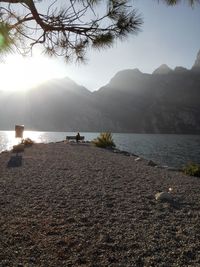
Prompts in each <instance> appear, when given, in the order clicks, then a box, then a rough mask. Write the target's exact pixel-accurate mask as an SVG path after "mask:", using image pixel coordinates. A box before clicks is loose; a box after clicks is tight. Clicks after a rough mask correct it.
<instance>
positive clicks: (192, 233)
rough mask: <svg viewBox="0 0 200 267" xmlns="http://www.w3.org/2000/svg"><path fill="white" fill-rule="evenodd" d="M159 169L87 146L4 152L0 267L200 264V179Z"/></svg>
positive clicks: (34, 147)
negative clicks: (161, 196) (165, 196)
mask: <svg viewBox="0 0 200 267" xmlns="http://www.w3.org/2000/svg"><path fill="white" fill-rule="evenodd" d="M155 165H156V164H155V163H154V162H151V161H149V160H145V159H141V158H140V157H138V156H137V155H134V154H131V153H128V152H126V151H120V150H118V149H116V148H113V149H102V148H97V147H95V146H94V145H92V144H91V143H90V142H85V143H78V144H76V143H67V142H65V141H61V142H56V143H49V144H43V143H40V144H33V145H32V146H29V147H27V148H26V147H25V149H24V151H23V152H20V153H13V152H12V151H7V152H2V153H1V154H0V167H1V168H0V206H1V209H0V266H2V267H4V266H9V267H10V266H52V267H53V266H99V267H100V266H102V267H103V266H113V267H114V266H163V267H164V266H166V267H167V266H198V265H200V254H199V251H200V245H199V239H200V233H199V227H200V223H199V222H200V220H199V215H200V213H199V210H200V199H199V182H200V179H199V178H197V177H191V176H187V175H185V174H184V173H182V172H177V171H175V170H174V171H171V170H168V169H166V168H161V167H156V166H155ZM161 192H163V193H164V194H165V195H167V198H165V199H162V200H160V201H159V200H158V193H161ZM164 194H163V195H164ZM169 194H170V198H169ZM155 196H156V197H155Z"/></svg>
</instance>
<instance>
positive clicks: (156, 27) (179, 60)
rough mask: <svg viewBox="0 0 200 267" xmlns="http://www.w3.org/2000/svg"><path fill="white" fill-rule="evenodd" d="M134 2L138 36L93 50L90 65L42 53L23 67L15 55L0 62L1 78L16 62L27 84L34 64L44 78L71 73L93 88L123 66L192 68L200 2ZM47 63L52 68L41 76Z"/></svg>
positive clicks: (198, 42)
mask: <svg viewBox="0 0 200 267" xmlns="http://www.w3.org/2000/svg"><path fill="white" fill-rule="evenodd" d="M133 2H134V5H135V7H136V9H137V10H138V12H139V13H140V14H141V15H142V17H143V20H144V24H143V26H142V28H141V32H140V33H139V34H138V35H136V36H130V37H129V38H128V39H127V40H126V41H124V42H120V41H119V42H117V43H115V44H114V46H113V47H112V48H110V49H107V50H101V51H97V50H95V51H89V53H88V54H87V58H88V62H87V64H86V65H75V64H69V65H66V64H65V63H64V62H62V61H61V60H60V59H54V60H47V59H44V60H42V59H41V56H38V57H36V58H35V61H34V62H35V63H31V62H32V61H30V62H28V61H27V62H26V63H25V65H24V66H23V63H19V62H21V61H20V59H19V58H18V59H16V57H15V56H12V57H9V59H8V60H7V61H6V63H5V64H4V65H2V64H0V72H1V77H2V76H5V77H6V73H7V72H10V70H11V69H12V68H15V64H16V66H17V65H18V66H20V67H21V68H22V70H23V68H24V74H23V77H26V78H27V83H25V85H24V86H25V87H30V86H31V85H32V82H31V76H30V77H29V76H28V73H30V71H29V72H28V71H27V73H25V72H26V69H27V68H28V66H31V71H32V72H34V73H35V74H36V76H37V75H40V76H41V77H42V76H43V79H51V78H52V77H65V76H67V77H69V78H71V79H73V80H75V81H76V82H77V83H79V84H81V85H84V86H85V87H87V88H88V89H89V90H91V91H93V90H96V89H99V88H100V87H101V86H103V85H105V84H107V83H108V82H109V80H110V79H111V78H112V77H113V76H114V75H115V74H116V73H117V72H118V71H120V70H122V69H134V68H139V69H140V70H141V71H142V72H147V73H152V71H153V70H154V69H155V68H157V67H158V66H159V65H161V64H163V63H166V64H167V65H168V66H169V67H171V68H174V67H175V66H183V67H186V68H191V67H192V64H193V63H194V60H195V57H196V54H197V52H198V51H199V49H200V27H199V25H200V5H198V6H196V7H195V8H191V7H189V6H188V5H187V4H186V3H183V4H179V5H177V6H176V7H168V6H166V5H165V4H162V3H161V1H160V3H159V4H158V1H157V0H135V1H133ZM185 2H187V1H185ZM46 3H48V1H46ZM10 62H11V63H10ZM13 62H14V63H13ZM45 62H46V63H45ZM47 65H48V68H46V71H44V73H43V75H41V73H42V70H44V69H45V66H47ZM22 72H23V71H22ZM2 73H3V75H2ZM15 76H16V77H15ZM15 76H14V77H13V79H12V86H15V85H16V86H17V84H18V83H19V82H20V81H21V82H22V80H23V79H22V77H20V79H19V77H18V76H19V75H17V72H16V75H15ZM41 77H40V79H39V78H38V82H40V81H41V80H42V78H41ZM15 79H16V82H15ZM17 79H18V80H17ZM36 80H37V79H36ZM7 82H8V79H7ZM36 83H37V82H36ZM0 89H2V88H0Z"/></svg>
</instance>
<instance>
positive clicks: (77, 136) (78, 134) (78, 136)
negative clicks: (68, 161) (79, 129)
mask: <svg viewBox="0 0 200 267" xmlns="http://www.w3.org/2000/svg"><path fill="white" fill-rule="evenodd" d="M80 139H81V136H80V133H77V135H76V143H78V142H79V140H80Z"/></svg>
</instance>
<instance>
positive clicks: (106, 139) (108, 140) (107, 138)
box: [93, 133, 115, 148]
mask: <svg viewBox="0 0 200 267" xmlns="http://www.w3.org/2000/svg"><path fill="white" fill-rule="evenodd" d="M93 143H94V144H95V146H98V147H103V148H108V147H109V148H112V147H115V143H114V141H113V138H112V134H111V133H100V136H99V137H97V138H96V139H94V140H93Z"/></svg>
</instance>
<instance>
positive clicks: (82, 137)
mask: <svg viewBox="0 0 200 267" xmlns="http://www.w3.org/2000/svg"><path fill="white" fill-rule="evenodd" d="M84 139H85V136H80V138H79V141H84ZM66 140H68V141H70V140H76V135H70V136H66Z"/></svg>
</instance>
